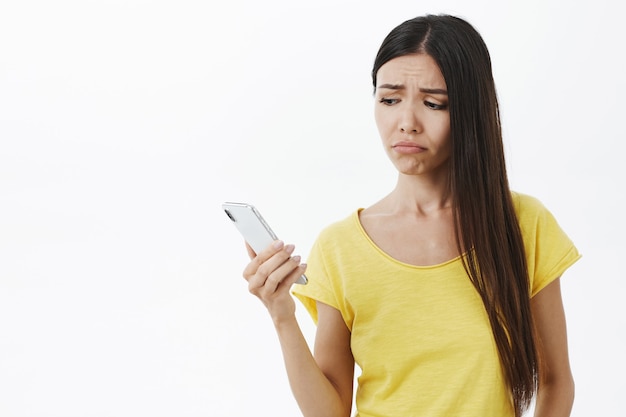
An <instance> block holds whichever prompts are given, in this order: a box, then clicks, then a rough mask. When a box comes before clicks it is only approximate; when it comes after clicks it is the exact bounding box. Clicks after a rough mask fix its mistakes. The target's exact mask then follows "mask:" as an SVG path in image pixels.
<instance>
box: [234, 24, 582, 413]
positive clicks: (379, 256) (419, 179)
mask: <svg viewBox="0 0 626 417" xmlns="http://www.w3.org/2000/svg"><path fill="white" fill-rule="evenodd" d="M372 79H373V83H374V90H375V100H376V103H375V118H376V123H377V126H378V130H379V132H380V136H381V138H382V142H383V146H384V148H385V150H386V152H387V155H388V157H389V159H390V160H391V162H392V163H393V164H394V166H395V167H396V169H397V171H398V181H397V184H396V186H395V188H394V189H393V190H392V191H391V193H390V194H389V195H387V196H386V197H384V198H383V199H382V200H380V201H379V202H377V203H376V204H374V205H373V206H371V207H369V208H366V209H358V210H356V211H355V212H354V213H352V214H351V215H350V216H349V217H347V218H346V219H344V220H342V221H339V222H337V223H335V224H333V225H331V226H329V227H327V228H326V229H325V230H324V231H323V232H322V233H321V234H320V236H319V237H318V239H317V241H316V243H315V245H314V246H313V249H312V252H311V254H310V256H309V258H308V262H309V263H308V267H307V266H306V265H304V264H301V263H300V257H299V256H293V251H294V246H293V245H285V244H283V242H280V241H277V242H275V243H274V244H273V245H272V246H271V247H268V248H267V249H266V250H264V251H262V252H261V253H259V254H254V253H253V252H252V251H251V250H250V249H249V248H248V249H249V252H250V255H251V258H252V261H251V262H250V263H249V264H248V266H247V267H246V268H245V270H244V274H243V275H244V277H245V278H246V280H247V281H248V283H249V289H250V291H251V292H252V293H253V294H255V295H256V296H257V297H259V298H260V299H261V301H262V302H263V303H264V304H265V306H266V307H267V309H268V311H269V313H270V315H271V317H272V319H273V322H274V325H275V327H276V331H277V333H278V337H279V339H280V343H281V346H282V350H283V355H284V359H285V364H286V368H287V373H288V376H289V381H290V384H291V387H292V390H293V393H294V395H295V398H296V400H297V402H298V404H299V406H300V408H301V410H302V413H303V414H304V415H305V416H307V417H309V416H323V417H330V416H342V417H347V416H349V415H350V413H351V409H352V399H353V380H354V369H355V363H356V364H357V365H358V366H359V368H360V369H361V374H360V376H359V378H358V388H357V392H356V409H357V415H358V416H360V417H374V416H376V417H381V416H385V417H390V416H402V417H406V416H442V417H443V416H445V417H449V416H464V417H471V416H476V417H489V416H493V417H504V416H520V415H521V414H522V413H523V412H524V411H525V410H526V409H527V407H528V405H529V403H530V401H531V400H532V399H533V397H535V395H536V407H535V415H536V416H550V417H557V416H568V415H569V414H570V410H571V407H572V402H573V396H574V384H573V379H572V375H571V372H570V367H569V360H568V352H567V337H566V329H565V317H564V313H563V306H562V301H561V293H560V287H559V278H560V276H561V274H562V273H563V272H564V271H565V270H566V269H567V268H568V267H569V266H571V265H572V264H573V263H574V262H575V261H576V260H577V259H578V258H579V257H580V255H579V254H578V251H577V250H576V248H575V247H574V245H573V244H572V242H571V241H570V240H569V239H568V237H567V236H566V235H565V234H564V233H563V231H562V230H561V229H560V227H559V226H558V224H557V222H556V221H555V219H554V218H553V217H552V215H551V214H550V213H549V212H548V211H547V210H546V209H545V208H544V207H543V206H542V205H541V203H539V202H538V201H537V200H536V199H534V198H532V197H529V196H526V195H523V194H519V193H514V192H512V191H511V190H510V189H509V185H508V180H507V175H506V169H505V163H504V152H503V145H502V135H501V129H500V122H499V115H498V104H497V99H496V91H495V87H494V82H493V77H492V73H491V62H490V57H489V53H488V51H487V48H486V46H485V44H484V42H483V40H482V38H481V37H480V35H479V34H478V33H477V32H476V31H475V30H474V28H473V27H472V26H471V25H470V24H468V23H467V22H465V21H464V20H461V19H459V18H456V17H453V16H445V15H441V16H431V15H429V16H424V17H418V18H415V19H412V20H409V21H406V22H404V23H402V24H401V25H399V26H398V27H396V28H395V29H393V31H391V33H390V34H389V35H388V36H387V38H386V39H385V40H384V42H383V44H382V46H381V48H380V50H379V52H378V55H377V57H376V60H375V63H374V68H373V71H372ZM305 269H306V271H307V275H308V277H309V284H308V285H306V286H295V287H294V294H295V295H296V296H297V297H298V298H299V299H300V300H301V301H302V302H303V303H304V305H305V306H306V308H307V309H308V310H309V312H310V313H311V315H312V316H313V318H314V320H315V321H316V323H317V334H316V339H315V349H314V351H315V354H314V355H313V354H312V353H311V352H310V350H309V348H308V346H307V344H306V342H305V339H304V337H303V336H302V333H301V331H300V329H299V327H298V324H297V321H296V318H295V315H294V313H295V304H294V300H293V298H292V296H291V294H290V288H291V285H292V283H294V282H295V280H296V279H297V278H298V277H299V276H300V274H302V273H303V272H304V271H305Z"/></svg>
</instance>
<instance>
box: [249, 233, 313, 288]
mask: <svg viewBox="0 0 626 417" xmlns="http://www.w3.org/2000/svg"><path fill="white" fill-rule="evenodd" d="M294 249H295V246H294V245H285V244H284V243H283V242H282V241H280V240H276V241H274V242H273V243H272V244H271V245H269V246H268V247H267V248H265V249H264V250H263V251H261V252H260V253H259V254H258V255H256V256H254V257H253V258H252V260H251V261H250V263H249V264H248V266H246V268H245V269H244V272H243V276H244V278H245V279H246V280H247V281H248V286H249V288H250V292H252V293H254V294H256V295H259V293H260V292H265V293H270V294H271V293H274V292H276V290H277V289H278V287H279V286H280V285H281V284H285V285H284V286H291V284H293V283H294V282H295V281H297V280H298V279H299V278H300V276H299V275H297V273H300V274H302V273H303V272H304V269H306V265H301V264H300V260H301V257H300V256H299V255H296V256H292V254H293V251H294ZM248 254H250V255H253V254H254V251H253V250H251V248H250V247H249V246H248ZM294 274H295V279H290V278H293V276H292V275H294Z"/></svg>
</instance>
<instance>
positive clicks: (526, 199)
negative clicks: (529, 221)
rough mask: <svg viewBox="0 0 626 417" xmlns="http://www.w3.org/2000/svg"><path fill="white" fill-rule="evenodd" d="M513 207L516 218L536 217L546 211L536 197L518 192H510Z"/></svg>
mask: <svg viewBox="0 0 626 417" xmlns="http://www.w3.org/2000/svg"><path fill="white" fill-rule="evenodd" d="M511 198H512V200H513V206H514V207H515V211H516V212H517V215H518V216H533V217H534V216H537V215H538V214H540V213H543V212H545V211H546V207H545V206H544V205H543V203H542V202H541V201H540V200H539V199H538V198H536V197H533V196H531V195H528V194H524V193H520V192H518V191H511Z"/></svg>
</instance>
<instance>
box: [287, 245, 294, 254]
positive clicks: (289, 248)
mask: <svg viewBox="0 0 626 417" xmlns="http://www.w3.org/2000/svg"><path fill="white" fill-rule="evenodd" d="M295 248H296V247H295V246H294V245H292V244H289V245H287V246H285V252H287V253H289V254H291V253H292V252H293V251H294V249H295Z"/></svg>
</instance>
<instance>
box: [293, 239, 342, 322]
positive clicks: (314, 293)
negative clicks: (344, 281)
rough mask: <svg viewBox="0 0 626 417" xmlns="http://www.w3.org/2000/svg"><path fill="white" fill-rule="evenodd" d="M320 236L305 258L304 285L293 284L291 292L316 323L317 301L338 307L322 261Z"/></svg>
mask: <svg viewBox="0 0 626 417" xmlns="http://www.w3.org/2000/svg"><path fill="white" fill-rule="evenodd" d="M322 246H323V244H322V238H321V237H318V239H317V241H316V242H315V243H314V244H313V247H312V249H311V253H310V254H309V257H308V258H307V270H306V276H307V278H308V279H309V282H308V284H306V285H298V284H296V285H294V286H293V288H292V294H293V295H294V296H296V298H298V299H299V300H300V301H301V302H302V304H303V305H304V307H305V308H306V310H307V311H308V312H309V314H310V315H311V317H312V318H313V321H314V322H315V323H316V324H317V301H320V302H322V303H324V304H327V305H329V306H331V307H334V308H336V309H338V310H339V309H340V306H339V303H338V302H337V296H336V294H335V290H334V288H333V286H332V285H331V281H330V277H329V274H328V271H327V268H326V265H325V262H324V254H323V251H322Z"/></svg>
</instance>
